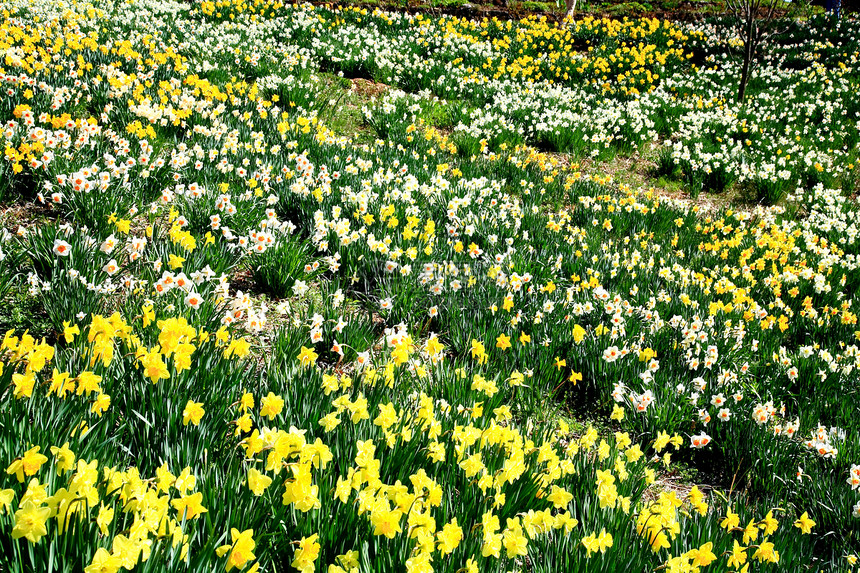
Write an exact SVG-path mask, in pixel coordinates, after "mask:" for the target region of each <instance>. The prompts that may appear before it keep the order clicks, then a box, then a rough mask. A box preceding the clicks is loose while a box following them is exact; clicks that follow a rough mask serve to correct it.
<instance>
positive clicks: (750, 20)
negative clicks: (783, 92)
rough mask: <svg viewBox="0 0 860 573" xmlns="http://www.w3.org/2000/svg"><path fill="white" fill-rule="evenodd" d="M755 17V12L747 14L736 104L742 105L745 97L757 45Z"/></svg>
mask: <svg viewBox="0 0 860 573" xmlns="http://www.w3.org/2000/svg"><path fill="white" fill-rule="evenodd" d="M755 17H756V13H755V12H753V11H749V12H748V14H747V22H746V30H745V32H746V33H745V36H746V37H745V38H744V58H743V64H742V65H741V83H740V85H739V86H738V103H743V102H744V97H746V93H747V83H749V80H750V75H751V72H752V66H753V58H755V50H756V44H757V43H758V27H757V26H756V24H755Z"/></svg>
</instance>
